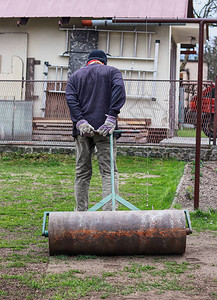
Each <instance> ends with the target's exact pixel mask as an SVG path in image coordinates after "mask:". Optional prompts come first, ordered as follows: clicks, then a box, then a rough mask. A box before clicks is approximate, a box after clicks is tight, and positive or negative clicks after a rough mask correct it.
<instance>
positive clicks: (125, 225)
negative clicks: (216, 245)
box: [42, 130, 192, 255]
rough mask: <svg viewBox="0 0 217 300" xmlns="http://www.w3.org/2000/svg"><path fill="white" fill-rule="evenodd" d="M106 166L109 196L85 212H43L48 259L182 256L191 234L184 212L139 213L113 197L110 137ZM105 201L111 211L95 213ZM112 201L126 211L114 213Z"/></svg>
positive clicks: (118, 197)
mask: <svg viewBox="0 0 217 300" xmlns="http://www.w3.org/2000/svg"><path fill="white" fill-rule="evenodd" d="M115 132H117V133H123V132H127V133H133V132H139V131H138V130H116V131H115ZM110 163H111V194H110V195H108V196H107V197H105V198H104V199H102V200H101V201H100V202H99V203H97V204H95V205H94V206H93V207H91V208H90V209H88V211H85V212H79V211H70V212H44V219H43V227H42V235H43V236H45V237H49V253H50V255H61V254H66V255H77V254H89V255H144V254H158V255H159V254H183V253H184V252H185V248H186V235H188V234H190V233H192V227H191V222H190V216H189V213H188V211H187V210H175V209H170V210H140V209H139V208H137V207H136V206H134V205H133V204H131V203H130V202H128V201H127V200H125V199H123V198H122V197H120V196H119V195H117V194H116V193H115V179H114V154H113V134H110ZM108 201H112V211H98V209H100V208H101V207H102V206H103V205H105V204H106V203H107V202H108ZM115 201H117V202H119V203H121V204H122V205H124V206H125V207H127V208H128V209H129V210H125V211H116V210H115ZM47 218H49V221H48V230H46V223H47ZM186 224H187V226H186Z"/></svg>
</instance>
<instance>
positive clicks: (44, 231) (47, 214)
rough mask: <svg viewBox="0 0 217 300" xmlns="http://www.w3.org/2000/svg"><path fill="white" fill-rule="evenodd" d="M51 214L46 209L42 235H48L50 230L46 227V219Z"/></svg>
mask: <svg viewBox="0 0 217 300" xmlns="http://www.w3.org/2000/svg"><path fill="white" fill-rule="evenodd" d="M48 216H49V212H48V211H45V212H44V218H43V225H42V236H45V237H48V231H47V230H45V229H46V221H47V217H48Z"/></svg>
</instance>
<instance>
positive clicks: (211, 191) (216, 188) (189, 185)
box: [175, 161, 217, 211]
mask: <svg viewBox="0 0 217 300" xmlns="http://www.w3.org/2000/svg"><path fill="white" fill-rule="evenodd" d="M200 174H201V175H200V198H199V208H200V209H202V210H208V209H209V208H212V209H217V161H212V162H210V161H209V162H203V164H202V166H201V168H200ZM175 202H176V203H180V204H181V205H182V208H185V209H188V210H189V211H193V207H194V168H193V167H192V164H191V163H188V164H187V165H186V167H185V171H184V175H183V177H182V179H181V181H180V184H179V186H178V189H177V197H176V199H175Z"/></svg>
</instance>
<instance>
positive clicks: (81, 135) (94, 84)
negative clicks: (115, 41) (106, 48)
mask: <svg viewBox="0 0 217 300" xmlns="http://www.w3.org/2000/svg"><path fill="white" fill-rule="evenodd" d="M66 100H67V103H68V106H69V109H70V114H71V119H72V121H73V136H74V137H75V143H76V177H75V198H76V204H77V210H78V211H86V210H87V209H88V200H89V185H90V180H91V176H92V163H91V157H92V154H93V151H94V148H95V147H96V151H97V159H98V163H99V171H100V174H101V177H102V190H103V198H105V197H106V196H107V195H109V194H110V193H111V176H110V145H109V134H111V133H113V132H114V130H115V129H117V116H118V114H119V112H120V109H121V107H122V106H123V105H124V103H125V100H126V96H125V88H124V82H123V78H122V75H121V72H120V71H119V70H118V69H116V68H114V67H111V66H107V56H106V54H105V53H104V52H103V51H101V50H93V51H92V52H91V53H90V54H89V57H88V60H87V64H86V66H85V67H83V68H81V69H80V70H78V71H76V72H74V73H73V74H72V75H71V76H70V78H69V80H68V84H67V87H66ZM114 161H116V139H115V138H114ZM115 191H116V193H118V172H117V168H116V162H115ZM111 209H112V204H111V203H110V202H109V203H107V204H105V205H104V206H103V210H111Z"/></svg>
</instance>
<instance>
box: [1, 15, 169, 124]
mask: <svg viewBox="0 0 217 300" xmlns="http://www.w3.org/2000/svg"><path fill="white" fill-rule="evenodd" d="M16 22H17V19H2V20H0V33H6V32H7V33H13V34H15V35H16V34H17V39H18V38H19V34H20V33H25V34H26V36H27V51H26V56H27V58H32V57H33V58H35V59H36V60H40V62H41V63H40V65H35V80H43V79H44V74H43V73H44V63H45V62H49V63H50V64H52V65H68V59H69V58H68V57H67V56H61V54H63V53H64V52H65V50H66V33H65V31H64V30H60V29H59V26H58V19H57V18H54V19H37V18H35V19H30V20H29V21H28V23H27V25H25V26H20V27H17V26H16ZM80 24H81V23H80V20H75V21H74V20H73V25H76V27H81V25H80ZM70 26H71V23H70ZM105 29H106V28H105ZM146 29H147V28H146V27H145V26H144V27H143V29H140V28H139V30H143V31H145V30H146ZM125 30H129V29H126V27H125ZM148 31H153V32H155V33H154V34H153V35H152V43H151V52H150V53H151V58H154V55H155V40H160V44H159V57H158V65H157V76H156V79H158V80H169V79H170V41H171V31H170V28H169V27H168V26H149V27H148ZM113 38H114V41H113V42H112V43H111V44H110V49H109V52H111V53H112V55H113V56H114V55H116V56H119V55H120V42H119V39H120V36H119V34H116V33H115V34H114V37H113ZM105 39H106V37H105V35H103V33H100V35H99V49H102V50H105V51H106V44H105ZM147 43H148V38H147V36H146V35H145V34H138V45H137V53H136V56H137V57H140V58H142V57H147V51H148V49H147ZM16 51H17V50H16V48H15V49H14V55H17V52H16ZM133 51H134V40H133V34H131V33H128V34H126V37H125V39H124V45H123V56H133V54H134V53H133ZM0 54H1V55H2V62H3V61H4V60H5V59H6V55H7V53H6V51H4V50H2V53H0ZM25 59H26V58H25V57H23V64H24V66H25V68H24V70H23V77H24V79H25V78H26V61H25ZM108 64H109V65H113V66H115V67H118V68H122V69H124V68H128V69H153V61H149V60H145V59H144V60H142V59H140V60H131V59H108ZM123 74H124V73H123ZM0 78H1V74H0ZM131 78H138V73H133V72H132V77H131ZM140 78H141V79H150V80H152V79H153V73H151V72H147V73H146V74H145V76H144V78H143V77H142V74H140ZM48 79H49V80H54V79H55V71H54V70H53V71H49V74H48ZM57 79H60V78H57ZM63 80H67V71H65V73H64V76H63ZM126 88H128V87H127V86H126ZM134 89H135V90H134V94H136V93H137V92H138V91H139V92H138V93H139V95H140V96H142V97H137V98H136V97H128V100H127V104H126V106H125V108H124V110H122V111H123V113H124V115H125V116H126V114H128V117H135V116H136V117H137V118H138V117H141V118H151V119H152V125H151V126H152V127H165V126H167V123H168V122H167V121H168V120H167V115H168V103H169V85H168V86H166V85H164V84H163V83H162V82H160V83H157V84H156V85H155V86H154V85H153V83H151V82H149V83H147V84H146V85H145V86H142V84H141V83H140V86H138V84H137V86H136V87H134ZM153 90H155V94H154V97H155V98H156V99H155V100H156V101H152V98H153ZM36 94H37V95H39V98H38V100H35V102H34V116H37V117H39V116H41V107H42V96H43V95H42V94H43V93H39V92H38V93H36ZM145 98H146V99H145ZM138 107H140V109H138Z"/></svg>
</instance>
